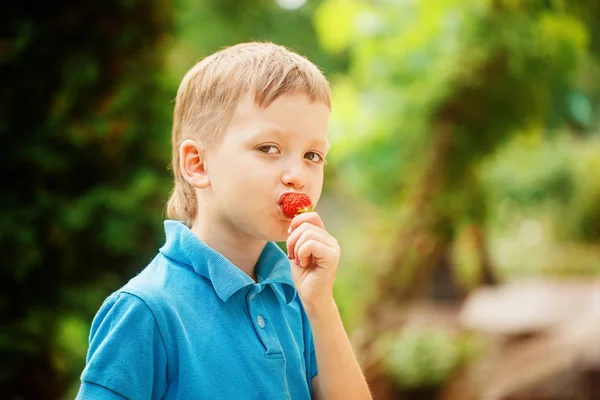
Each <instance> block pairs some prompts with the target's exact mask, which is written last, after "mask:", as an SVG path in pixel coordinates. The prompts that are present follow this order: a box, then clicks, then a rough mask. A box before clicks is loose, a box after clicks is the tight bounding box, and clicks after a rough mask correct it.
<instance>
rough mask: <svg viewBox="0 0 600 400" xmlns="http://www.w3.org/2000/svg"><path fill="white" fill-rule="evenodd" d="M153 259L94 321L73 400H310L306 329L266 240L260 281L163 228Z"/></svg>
mask: <svg viewBox="0 0 600 400" xmlns="http://www.w3.org/2000/svg"><path fill="white" fill-rule="evenodd" d="M165 231H166V243H165V245H164V246H163V247H162V248H161V249H160V252H159V254H158V255H157V256H156V257H155V258H154V260H153V261H152V262H151V263H150V264H149V265H148V266H147V267H146V268H145V269H144V270H143V271H142V272H141V273H140V274H138V275H137V276H136V277H134V278H133V279H131V280H130V281H129V282H128V283H127V284H126V285H125V286H124V287H123V288H121V289H119V290H118V291H116V292H115V293H113V294H112V295H110V296H109V297H108V298H107V299H106V300H105V301H104V303H103V304H102V306H101V308H100V310H99V311H98V313H97V314H96V316H95V317H94V320H93V322H92V328H91V332H90V346H89V350H88V355H87V360H86V367H85V369H84V371H83V373H82V375H81V381H82V385H81V388H80V391H79V394H78V396H77V398H78V399H123V398H127V399H261V400H265V399H277V400H282V399H310V398H311V379H312V378H313V377H314V376H315V375H316V374H317V365H316V360H315V353H314V345H313V340H312V333H311V329H310V325H309V322H308V319H307V317H306V314H305V312H304V309H303V308H302V304H301V302H300V299H299V297H298V296H297V294H296V290H295V287H294V283H293V281H292V277H291V272H290V266H289V260H288V258H287V256H286V255H285V253H284V252H283V251H282V250H281V249H280V248H279V247H278V246H277V245H276V244H275V243H272V242H268V243H267V244H266V246H265V248H264V250H263V251H262V253H261V255H260V257H259V259H258V262H257V265H256V274H257V278H258V282H257V283H255V282H254V281H253V280H252V279H251V278H250V277H249V276H248V275H247V274H245V273H243V272H242V271H241V270H240V269H239V268H237V267H236V266H235V265H233V264H232V263H231V262H230V261H229V260H227V259H226V258H225V257H224V256H222V255H221V254H220V253H218V252H217V251H215V250H213V249H212V248H210V247H208V246H207V245H206V244H204V243H203V242H202V241H200V240H199V239H198V237H197V236H196V235H194V234H193V233H192V231H191V230H190V229H189V228H187V227H186V226H185V225H184V224H182V223H180V222H177V221H165Z"/></svg>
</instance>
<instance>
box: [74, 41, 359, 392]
mask: <svg viewBox="0 0 600 400" xmlns="http://www.w3.org/2000/svg"><path fill="white" fill-rule="evenodd" d="M330 101H331V100H330V88H329V84H328V82H327V80H326V78H325V77H324V76H323V75H322V74H321V72H320V71H319V70H318V69H317V67H315V66H314V65H313V64H312V63H310V62H309V61H308V60H306V59H305V58H303V57H301V56H299V55H297V54H295V53H293V52H291V51H289V50H287V49H285V48H283V47H281V46H277V45H274V44H271V43H246V44H239V45H236V46H233V47H229V48H226V49H223V50H221V51H219V52H217V53H215V54H213V55H211V56H209V57H207V58H206V59H204V60H202V61H201V62H199V63H198V64H196V65H195V66H194V67H193V68H192V69H191V70H190V71H188V72H187V74H186V75H185V77H184V78H183V80H182V82H181V85H180V87H179V90H178V93H177V99H176V104H175V112H174V121H173V137H172V141H173V162H172V167H173V173H174V175H175V187H174V189H173V192H172V194H171V198H170V200H169V202H168V205H167V215H168V217H169V218H170V220H167V221H165V232H166V243H165V245H164V246H163V247H162V248H161V249H160V251H159V253H158V255H157V256H156V258H155V259H154V260H153V261H152V262H151V263H150V264H149V265H148V266H147V267H146V268H145V269H144V270H143V271H142V272H141V273H140V274H139V275H138V276H136V277H135V278H133V279H131V280H130V281H129V282H128V283H127V284H126V285H125V286H124V287H123V288H121V289H120V290H118V291H117V292H115V293H113V294H112V295H111V296H109V297H108V298H107V299H106V300H105V302H104V303H103V305H102V307H101V308H100V310H99V311H98V313H97V315H96V317H95V318H94V321H93V323H92V328H91V332H90V348H89V351H88V356H87V365H86V367H85V369H84V371H83V373H82V377H81V380H82V385H81V388H80V392H79V395H78V398H79V399H124V398H128V399H218V400H220V399H277V400H281V399H309V398H315V399H344V400H347V399H370V398H371V396H370V393H369V389H368V386H367V384H366V382H365V379H364V377H363V374H362V372H361V369H360V367H359V365H358V362H357V361H356V358H355V356H354V354H353V352H352V348H351V346H350V343H349V341H348V338H347V336H346V333H345V332H344V328H343V325H342V321H341V319H340V315H339V313H338V310H337V308H336V305H335V302H334V300H333V296H332V288H333V282H334V278H335V272H336V269H337V266H338V262H339V259H340V248H339V246H338V244H337V242H336V240H335V239H334V238H333V237H332V236H331V235H329V233H327V231H326V230H325V228H324V226H323V222H322V221H321V219H320V217H319V215H318V214H317V213H315V212H305V213H301V214H299V215H297V216H295V217H293V218H290V217H288V216H286V214H285V213H284V211H283V210H282V205H281V204H280V203H281V200H282V198H283V197H285V196H284V195H286V196H287V194H289V193H295V194H298V193H303V194H305V195H308V197H309V198H310V200H311V201H312V203H313V204H316V203H317V201H318V200H319V197H320V195H321V188H322V184H323V166H324V161H325V156H326V154H327V151H328V143H327V125H328V120H329V114H330ZM284 240H285V241H286V244H287V249H288V257H286V255H285V253H284V252H282V251H281V250H280V249H279V247H277V245H275V244H274V243H273V242H275V241H284ZM317 371H318V374H317Z"/></svg>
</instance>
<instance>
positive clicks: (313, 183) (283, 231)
mask: <svg viewBox="0 0 600 400" xmlns="http://www.w3.org/2000/svg"><path fill="white" fill-rule="evenodd" d="M328 122H329V108H328V107H327V106H326V105H324V104H321V103H317V102H315V103H311V102H310V101H309V98H308V96H306V95H303V94H298V95H284V96H281V97H279V98H277V99H276V100H275V101H274V102H273V103H272V104H271V105H270V106H269V107H267V108H264V109H263V108H257V107H256V106H255V105H254V103H253V101H252V99H251V98H250V96H248V97H247V98H246V99H245V100H243V101H242V102H241V103H240V104H239V106H238V108H237V111H236V114H235V116H234V117H233V119H232V121H231V123H230V125H229V126H228V128H227V129H226V131H225V133H224V135H225V136H224V137H223V141H222V143H221V144H220V145H219V147H218V148H217V149H215V150H213V151H212V152H209V153H207V154H206V155H205V157H206V159H205V165H206V169H207V173H208V178H209V181H210V187H209V188H208V189H209V190H210V200H209V201H211V203H212V204H211V209H212V210H218V214H217V216H218V218H221V220H220V222H221V223H226V224H228V225H229V226H231V227H232V228H233V230H234V232H240V233H245V234H247V235H250V236H252V237H255V238H258V239H261V240H269V241H284V240H285V239H286V238H287V229H288V227H289V224H290V219H289V218H286V217H285V216H284V215H283V213H282V212H281V209H280V206H279V200H280V197H281V195H282V194H283V193H286V192H290V191H295V192H302V193H305V194H307V195H308V196H309V197H310V198H311V200H312V202H313V204H315V205H316V203H317V202H318V200H319V198H320V196H321V189H322V185H323V167H324V162H323V160H324V158H325V156H326V154H327V151H328V142H327V125H328Z"/></svg>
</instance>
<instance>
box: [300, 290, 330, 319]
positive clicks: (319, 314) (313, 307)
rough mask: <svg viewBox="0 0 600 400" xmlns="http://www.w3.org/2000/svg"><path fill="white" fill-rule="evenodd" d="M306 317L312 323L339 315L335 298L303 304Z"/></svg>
mask: <svg viewBox="0 0 600 400" xmlns="http://www.w3.org/2000/svg"><path fill="white" fill-rule="evenodd" d="M302 305H303V306H304V311H306V316H307V317H308V319H309V320H310V321H311V322H312V321H314V320H317V319H325V320H326V319H328V318H330V317H331V316H332V315H335V314H338V308H337V304H336V303H335V300H334V298H333V296H331V297H327V298H324V299H318V300H313V301H310V302H303V303H302Z"/></svg>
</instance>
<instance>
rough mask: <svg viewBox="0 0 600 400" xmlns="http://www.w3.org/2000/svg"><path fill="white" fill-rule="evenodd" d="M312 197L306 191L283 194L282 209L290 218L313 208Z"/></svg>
mask: <svg viewBox="0 0 600 400" xmlns="http://www.w3.org/2000/svg"><path fill="white" fill-rule="evenodd" d="M313 208H314V207H313V205H312V202H311V201H310V197H308V196H307V195H305V194H304V193H285V194H284V195H283V196H281V210H282V211H283V214H284V215H285V216H286V217H288V218H294V217H295V216H296V215H298V214H302V213H305V212H309V211H312V210H313Z"/></svg>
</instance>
